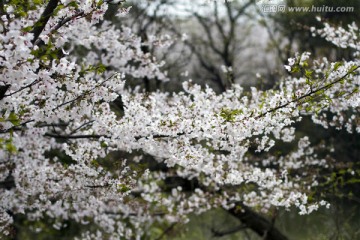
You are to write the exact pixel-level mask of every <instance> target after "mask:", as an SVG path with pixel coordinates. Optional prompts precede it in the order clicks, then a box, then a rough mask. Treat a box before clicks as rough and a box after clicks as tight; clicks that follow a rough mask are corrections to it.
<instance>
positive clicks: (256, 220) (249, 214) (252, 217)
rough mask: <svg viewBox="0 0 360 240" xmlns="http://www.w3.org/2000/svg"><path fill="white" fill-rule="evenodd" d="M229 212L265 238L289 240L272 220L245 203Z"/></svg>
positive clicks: (265, 239) (267, 239) (266, 239)
mask: <svg viewBox="0 0 360 240" xmlns="http://www.w3.org/2000/svg"><path fill="white" fill-rule="evenodd" d="M228 212H229V213H230V214H231V215H233V216H234V217H236V218H237V219H239V220H240V221H241V222H242V223H243V224H245V225H246V226H247V227H248V228H250V229H251V230H253V231H254V232H256V233H257V234H259V235H260V236H261V237H262V238H263V239H264V240H288V238H287V237H286V236H285V235H283V234H282V233H281V232H280V231H279V230H278V229H276V228H275V227H274V224H273V223H272V222H271V221H269V220H267V219H266V218H264V217H263V216H261V215H259V214H258V213H256V212H254V211H253V210H251V209H250V208H249V207H246V206H245V205H243V204H238V205H237V206H235V207H234V208H231V209H229V210H228Z"/></svg>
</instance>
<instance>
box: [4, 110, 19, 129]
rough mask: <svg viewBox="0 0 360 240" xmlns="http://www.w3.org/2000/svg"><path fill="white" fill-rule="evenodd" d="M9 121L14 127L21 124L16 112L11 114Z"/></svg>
mask: <svg viewBox="0 0 360 240" xmlns="http://www.w3.org/2000/svg"><path fill="white" fill-rule="evenodd" d="M7 120H8V121H9V122H11V123H12V124H13V125H14V126H18V125H20V123H21V121H20V119H19V117H18V116H17V115H16V114H15V113H14V112H11V113H10V115H9V117H8V119H7Z"/></svg>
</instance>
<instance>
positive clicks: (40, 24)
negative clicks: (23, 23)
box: [31, 0, 59, 44]
mask: <svg viewBox="0 0 360 240" xmlns="http://www.w3.org/2000/svg"><path fill="white" fill-rule="evenodd" d="M58 3H59V0H50V1H49V3H48V5H47V6H46V8H45V10H44V12H43V13H42V14H41V17H40V19H39V20H38V21H37V22H36V23H35V24H34V26H33V29H32V30H31V33H33V34H34V38H33V40H32V41H31V42H32V43H33V44H34V43H35V42H36V40H37V39H38V38H39V36H40V34H41V32H42V31H43V30H44V28H45V26H46V24H47V22H48V21H49V19H50V17H51V15H52V14H53V12H54V10H55V8H56V7H57V5H58Z"/></svg>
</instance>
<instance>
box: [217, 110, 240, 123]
mask: <svg viewBox="0 0 360 240" xmlns="http://www.w3.org/2000/svg"><path fill="white" fill-rule="evenodd" d="M242 113H243V110H241V109H227V108H222V109H221V112H220V114H219V115H220V117H222V118H223V119H224V121H225V122H234V121H235V117H236V116H238V115H240V114H242Z"/></svg>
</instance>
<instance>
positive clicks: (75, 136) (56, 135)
mask: <svg viewBox="0 0 360 240" xmlns="http://www.w3.org/2000/svg"><path fill="white" fill-rule="evenodd" d="M44 136H45V137H53V138H57V139H84V138H89V139H91V138H95V139H99V138H101V137H106V138H109V136H106V135H59V134H53V133H45V135H44Z"/></svg>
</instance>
